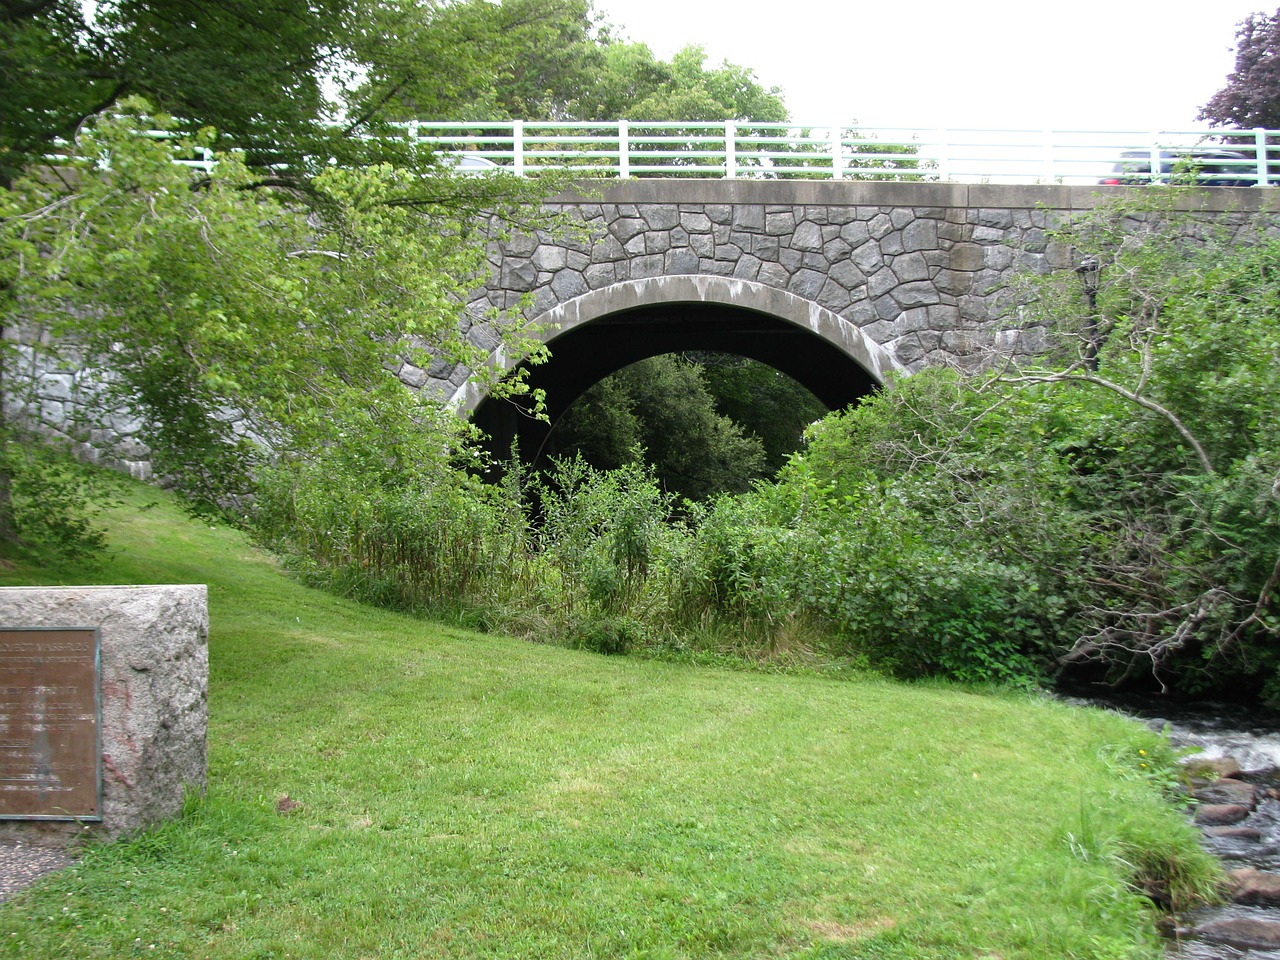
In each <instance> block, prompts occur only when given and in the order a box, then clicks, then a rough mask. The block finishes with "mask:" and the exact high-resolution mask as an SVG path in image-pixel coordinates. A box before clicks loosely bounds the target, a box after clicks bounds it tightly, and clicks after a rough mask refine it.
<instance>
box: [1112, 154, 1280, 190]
mask: <svg viewBox="0 0 1280 960" xmlns="http://www.w3.org/2000/svg"><path fill="white" fill-rule="evenodd" d="M1159 156H1160V172H1159V173H1158V174H1156V175H1155V176H1154V177H1153V176H1152V175H1151V151H1150V150H1126V151H1125V152H1124V153H1122V154H1120V160H1119V161H1118V162H1117V163H1116V165H1115V166H1114V167H1112V168H1111V174H1110V176H1106V177H1103V178H1102V179H1101V180H1099V181H1098V183H1100V184H1106V185H1113V186H1114V185H1120V184H1125V185H1130V184H1147V183H1170V182H1172V181H1175V180H1176V181H1178V182H1191V178H1192V177H1194V178H1195V183H1197V184H1199V185H1200V186H1204V187H1253V186H1257V183H1258V179H1257V176H1256V172H1257V168H1256V165H1255V164H1254V160H1253V158H1252V157H1248V156H1246V155H1245V154H1243V153H1233V152H1232V151H1230V150H1211V149H1207V148H1194V149H1186V150H1161V151H1160V152H1159Z"/></svg>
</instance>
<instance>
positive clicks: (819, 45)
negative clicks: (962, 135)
mask: <svg viewBox="0 0 1280 960" xmlns="http://www.w3.org/2000/svg"><path fill="white" fill-rule="evenodd" d="M1272 2H1275V0H1272ZM596 8H597V10H599V11H600V12H601V13H602V15H603V16H604V18H605V19H606V20H607V21H609V22H610V23H612V24H614V25H616V26H617V27H620V28H621V33H622V34H623V35H624V36H625V37H626V38H628V39H631V40H635V41H639V42H643V43H647V44H648V45H649V46H650V47H651V48H652V49H653V51H654V53H656V54H658V55H659V56H661V57H663V58H664V59H665V58H667V57H670V55H671V54H672V53H674V52H675V51H676V50H678V49H680V48H681V47H684V46H686V45H688V44H699V45H701V46H702V47H703V48H704V49H705V50H706V52H707V55H708V56H707V61H708V65H718V64H719V63H720V62H721V61H724V60H728V61H730V62H731V63H736V64H740V65H742V66H746V67H750V68H751V69H753V70H754V71H755V73H756V76H757V78H758V79H759V80H760V81H761V83H762V84H763V85H764V86H766V87H771V86H778V87H781V88H782V90H783V94H784V99H785V101H786V103H787V105H788V107H789V108H790V110H791V116H792V119H794V120H796V121H798V122H801V123H811V124H814V125H821V124H832V123H839V124H857V125H859V126H862V127H864V128H869V127H912V128H932V127H950V128H957V129H958V128H962V127H976V128H983V129H1018V130H1027V129H1035V130H1041V129H1052V130H1125V131H1128V130H1134V131H1151V130H1165V131H1168V130H1183V129H1190V128H1195V127H1199V126H1202V124H1198V123H1196V120H1195V117H1196V114H1197V113H1198V111H1199V108H1200V107H1201V106H1203V105H1204V103H1205V102H1206V101H1207V100H1208V99H1209V98H1210V97H1211V96H1213V94H1214V93H1215V92H1217V91H1218V90H1219V89H1220V88H1221V87H1222V86H1223V84H1224V82H1225V80H1226V77H1227V74H1229V73H1230V72H1231V70H1232V69H1233V67H1234V65H1235V55H1234V45H1235V34H1236V26H1237V24H1238V23H1239V22H1240V21H1241V20H1243V19H1244V18H1245V17H1247V16H1248V15H1249V14H1250V13H1254V12H1267V13H1273V12H1274V11H1275V7H1274V6H1268V5H1267V4H1266V3H1262V2H1259V0H1197V2H1195V3H1190V2H1187V0H1172V2H1170V0H1165V2H1162V3H1161V2H1154V3H1153V2H1152V0H1108V2H1103V0H1074V2H1071V3H1044V2H1037V0H982V2H979V3H965V2H962V0H950V2H945V0H767V2H766V0H596Z"/></svg>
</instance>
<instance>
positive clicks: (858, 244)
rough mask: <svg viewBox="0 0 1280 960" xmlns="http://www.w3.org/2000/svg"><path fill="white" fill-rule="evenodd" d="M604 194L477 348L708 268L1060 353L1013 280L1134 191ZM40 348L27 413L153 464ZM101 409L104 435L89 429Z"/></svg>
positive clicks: (886, 320)
mask: <svg viewBox="0 0 1280 960" xmlns="http://www.w3.org/2000/svg"><path fill="white" fill-rule="evenodd" d="M601 189H602V193H601V194H600V195H597V196H590V195H588V194H587V192H586V191H585V190H584V191H583V192H582V193H570V194H563V195H560V196H557V197H553V198H551V199H550V200H549V201H548V206H549V207H550V208H552V209H555V210H559V211H562V212H565V213H567V214H568V215H569V216H570V217H572V218H574V219H576V220H578V221H579V222H580V223H581V224H582V225H583V227H584V228H585V234H586V237H585V239H579V240H570V241H562V240H558V239H553V238H549V237H545V236H516V237H513V238H512V239H510V240H508V241H506V242H505V243H497V242H495V243H492V244H491V245H490V250H489V260H490V264H491V266H492V272H491V276H490V279H489V281H488V283H487V284H486V285H485V286H484V287H483V288H481V289H479V290H477V291H476V293H475V295H474V297H473V298H472V300H471V302H470V303H469V304H468V305H467V310H466V312H465V315H464V316H462V317H461V318H460V324H461V326H462V329H463V330H464V332H466V334H467V336H468V338H469V339H470V340H471V342H472V343H473V344H475V345H476V346H479V347H481V348H482V349H484V350H486V351H492V350H494V349H496V348H497V347H498V346H499V345H500V338H499V336H498V335H497V334H496V333H495V332H494V330H493V328H492V327H490V326H489V325H488V324H487V323H485V322H484V321H483V319H482V318H483V317H484V316H485V315H486V313H488V312H489V311H490V310H492V309H493V308H498V309H502V310H508V309H511V308H514V307H516V306H517V305H518V304H519V303H520V301H521V298H522V297H526V296H528V297H531V298H532V306H531V307H529V308H528V309H526V311H525V315H526V316H527V317H528V318H529V319H531V320H537V319H538V318H539V317H540V316H542V315H544V314H545V313H546V312H547V311H548V310H550V309H552V308H554V307H556V306H558V305H561V304H564V303H567V302H569V301H571V300H573V299H575V298H577V297H580V296H582V295H583V294H586V293H589V292H593V291H601V290H607V289H608V288H609V287H611V286H612V285H614V284H619V283H624V282H627V281H632V280H639V279H645V278H651V277H659V276H673V275H694V276H698V275H703V276H716V277H730V278H740V279H744V280H750V281H753V282H756V283H760V284H764V285H766V286H770V287H776V288H778V289H781V290H785V291H787V292H788V293H791V294H794V295H796V296H798V297H801V298H803V299H805V300H809V301H812V302H814V303H817V304H819V305H820V306H822V307H824V308H826V309H828V310H831V311H832V312H834V313H836V314H838V315H839V316H841V317H842V318H844V319H846V320H848V321H850V322H851V323H852V324H854V325H855V326H857V327H858V328H859V329H861V330H862V331H863V332H864V333H865V334H866V335H867V336H868V337H870V338H871V339H872V340H874V341H875V342H876V343H878V344H880V345H881V346H882V347H884V348H885V349H886V350H887V351H888V352H889V354H890V355H891V356H892V357H893V358H895V359H896V361H897V362H898V363H899V364H900V365H901V366H902V367H903V368H904V369H905V370H907V371H913V370H917V369H919V368H921V367H923V366H925V365H927V364H935V363H959V364H961V365H969V366H972V365H975V364H976V363H978V362H979V361H980V359H981V358H982V357H983V356H986V355H987V354H986V351H987V350H988V349H990V348H992V347H994V348H995V349H997V350H999V351H1002V352H1007V353H1014V354H1023V355H1034V354H1036V353H1037V352H1039V351H1041V350H1043V349H1044V347H1045V333H1044V331H1042V330H1034V329H1033V330H1026V331H1020V332H1015V331H1003V330H1002V329H1001V326H1002V321H1003V319H1004V318H1005V317H1006V315H1007V314H1008V313H1009V312H1010V308H1011V306H1012V303H1011V296H1010V293H1009V292H1008V290H1007V289H1006V284H1007V283H1008V281H1009V280H1010V279H1011V278H1012V277H1013V275H1014V274H1015V273H1018V272H1022V271H1032V272H1036V273H1047V272H1050V271H1055V270H1071V269H1073V268H1074V266H1075V262H1074V258H1075V254H1074V252H1073V251H1071V250H1069V249H1066V248H1064V247H1063V246H1062V245H1061V244H1057V243H1053V242H1051V241H1050V239H1049V233H1050V231H1051V229H1052V227H1053V226H1054V225H1055V224H1057V223H1058V222H1060V221H1061V219H1062V218H1063V217H1065V216H1070V215H1071V214H1072V213H1074V212H1076V211H1082V210H1088V209H1090V208H1092V207H1094V206H1096V205H1097V203H1098V202H1099V199H1100V197H1102V196H1105V195H1107V194H1108V193H1110V194H1115V193H1117V192H1123V190H1124V189H1125V188H1114V187H1113V188H1101V187H1053V186H1030V187H1028V186H988V185H975V184H953V183H876V182H858V181H853V182H850V181H844V182H838V181H837V182H833V181H825V182H824V181H749V180H674V179H664V180H634V181H627V182H622V183H618V184H615V185H612V186H608V187H607V188H604V187H602V188H601ZM1276 195H1280V191H1277V190H1272V191H1262V190H1245V189H1230V188H1218V189H1214V190H1210V191H1205V192H1204V194H1203V195H1201V197H1200V199H1198V200H1196V201H1195V203H1196V205H1197V206H1196V209H1199V210H1200V211H1202V213H1203V215H1204V216H1205V217H1208V218H1213V219H1215V220H1222V219H1225V220H1227V221H1229V222H1234V223H1240V222H1243V221H1244V220H1245V219H1246V218H1247V217H1248V216H1249V215H1250V214H1251V213H1252V212H1254V211H1257V210H1258V209H1260V208H1263V207H1274V206H1275V205H1276V202H1277V201H1275V200H1273V199H1272V198H1273V196H1276ZM743 306H744V307H750V306H751V304H749V303H744V304H743ZM553 352H554V345H553ZM26 356H27V357H28V359H30V360H31V367H30V371H29V375H28V377H29V379H28V382H29V383H31V384H32V385H33V389H32V391H31V393H30V396H29V397H28V399H27V402H26V405H25V412H26V413H27V414H28V415H34V416H35V417H37V418H38V419H40V420H41V421H43V422H44V423H45V424H46V427H47V428H48V429H50V430H52V431H53V432H55V433H61V434H62V435H64V436H72V437H74V439H75V441H76V442H77V443H78V444H79V445H80V449H81V451H82V452H83V453H85V454H86V455H87V456H89V457H90V458H101V459H104V460H105V461H107V462H111V463H114V464H116V465H118V466H122V467H124V468H125V469H128V470H129V471H130V472H132V473H134V474H135V475H140V476H145V475H146V474H147V473H148V472H149V464H148V463H147V460H146V450H145V448H144V447H142V446H141V445H140V444H139V443H138V442H137V441H136V439H135V438H136V433H137V426H138V425H137V424H136V423H133V422H131V421H130V420H129V418H128V417H127V416H124V415H122V414H119V413H113V412H111V411H104V410H102V409H100V406H101V404H100V401H99V400H98V399H97V396H96V394H95V393H94V391H93V384H94V382H95V379H94V376H93V374H92V371H85V370H83V369H79V368H77V367H76V365H75V361H74V359H71V360H65V359H64V360H63V361H61V362H59V363H56V364H50V363H48V362H47V361H44V360H42V359H41V358H39V357H37V356H34V355H32V354H30V353H29V352H28V354H26ZM395 371H396V373H397V375H398V376H399V377H400V379H401V380H402V381H403V382H404V383H405V384H406V385H407V386H409V387H410V388H411V389H414V390H423V391H428V392H431V393H435V394H438V395H441V396H446V397H448V396H453V395H454V394H455V393H456V392H457V391H458V390H459V388H460V387H461V386H462V385H463V384H464V383H465V382H466V380H467V378H468V376H469V374H470V371H469V370H467V369H466V368H465V367H461V366H457V365H454V364H450V363H448V362H446V361H444V360H438V361H436V362H435V363H432V364H430V365H429V366H427V367H422V366H416V365H414V364H412V363H409V362H407V361H403V360H402V361H398V362H397V364H396V366H395ZM86 412H87V413H92V414H94V415H95V416H94V417H93V418H92V419H94V420H95V423H94V425H93V426H92V427H85V428H82V429H79V430H76V429H74V428H73V423H74V421H75V420H76V419H77V417H79V418H80V419H81V420H84V419H85V418H84V417H83V414H85V413H86ZM104 414H105V417H104Z"/></svg>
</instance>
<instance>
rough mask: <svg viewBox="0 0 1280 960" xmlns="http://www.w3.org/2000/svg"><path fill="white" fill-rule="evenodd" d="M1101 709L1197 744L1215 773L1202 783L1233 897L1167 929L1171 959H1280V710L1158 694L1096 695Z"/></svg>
mask: <svg viewBox="0 0 1280 960" xmlns="http://www.w3.org/2000/svg"><path fill="white" fill-rule="evenodd" d="M1083 702H1086V703H1089V704H1090V705H1092V706H1098V707H1104V708H1107V709H1113V710H1120V711H1121V712H1123V713H1127V714H1130V715H1132V716H1136V717H1138V718H1139V719H1141V720H1142V721H1143V722H1144V723H1147V724H1148V725H1149V726H1151V727H1152V728H1154V729H1156V730H1165V731H1167V733H1168V736H1169V740H1170V742H1171V743H1173V745H1174V746H1175V747H1196V748H1198V749H1199V752H1198V753H1196V754H1194V757H1193V758H1188V759H1194V760H1195V761H1196V762H1197V763H1198V764H1199V763H1203V762H1205V761H1212V763H1213V765H1214V766H1215V767H1217V774H1216V777H1217V778H1216V779H1215V775H1213V774H1211V775H1208V776H1206V777H1199V778H1197V779H1196V780H1195V781H1194V785H1195V787H1196V796H1197V799H1198V800H1199V803H1198V804H1197V805H1196V808H1195V812H1194V816H1195V818H1196V823H1197V826H1199V827H1200V829H1201V833H1202V836H1203V842H1204V844H1205V847H1206V848H1207V849H1208V850H1210V851H1211V852H1213V853H1214V854H1215V855H1217V856H1218V858H1219V859H1220V860H1222V863H1223V867H1224V868H1225V869H1226V870H1227V872H1228V874H1229V875H1230V876H1231V877H1232V879H1233V883H1232V890H1231V899H1230V900H1229V901H1228V902H1226V903H1223V904H1219V905H1216V906H1212V907H1203V908H1200V909H1197V910H1192V911H1188V912H1186V913H1184V914H1180V915H1178V916H1177V917H1176V922H1175V924H1173V925H1171V926H1170V929H1169V930H1168V931H1167V935H1168V937H1169V946H1168V949H1167V951H1166V957H1168V958H1169V960H1280V712H1276V711H1266V710H1261V709H1259V708H1247V707H1241V706H1239V705H1234V704H1219V703H1201V704H1188V705H1183V704H1177V703H1170V702H1169V701H1167V700H1163V699H1160V698H1156V697H1145V698H1144V697H1140V696H1134V697H1126V696H1116V697H1107V698H1099V697H1096V696H1092V695H1090V696H1088V697H1085V698H1083Z"/></svg>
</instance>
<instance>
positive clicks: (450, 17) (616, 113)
mask: <svg viewBox="0 0 1280 960" xmlns="http://www.w3.org/2000/svg"><path fill="white" fill-rule="evenodd" d="M361 45H362V49H363V48H366V47H367V48H368V49H367V55H366V56H365V57H364V59H365V60H366V61H367V62H370V63H372V64H373V67H372V69H371V70H370V71H369V74H368V77H367V80H366V82H365V83H364V84H363V85H361V86H360V87H359V88H358V89H357V90H355V91H354V92H353V94H352V96H351V104H352V110H353V112H355V113H356V114H361V113H363V112H366V111H367V110H369V109H371V108H374V107H375V106H376V108H377V109H379V110H381V111H383V112H388V111H389V112H390V114H391V115H394V116H396V117H398V118H400V119H405V120H412V119H459V120H501V119H517V120H618V119H630V120H730V119H736V120H761V121H782V120H786V119H787V110H786V107H785V105H784V104H783V102H782V98H781V91H780V90H778V89H776V88H775V89H768V90H766V89H765V88H763V87H762V86H761V85H760V83H759V82H758V81H757V80H756V78H755V74H754V73H753V72H752V71H751V70H749V69H747V68H745V67H740V66H737V65H734V64H730V63H724V64H722V65H721V66H719V67H714V68H710V69H709V68H708V67H707V66H706V54H705V53H704V52H703V50H702V48H701V47H697V46H687V47H685V48H683V49H682V50H680V51H679V52H677V53H676V54H675V55H674V56H673V57H672V58H671V60H670V62H667V61H663V60H659V59H657V58H656V57H655V56H654V54H653V51H652V50H650V49H649V47H648V46H646V45H645V44H641V43H627V42H624V41H621V40H619V39H617V38H616V37H615V36H614V35H613V33H612V32H611V30H610V29H609V28H608V27H605V26H602V25H600V24H599V23H598V22H597V20H596V15H595V12H594V10H593V9H592V8H591V5H590V3H588V2H586V0H501V2H499V3H493V2H489V0H464V2H460V3H453V4H448V5H443V6H438V7H437V6H428V5H422V4H417V3H404V2H401V3H393V4H388V5H385V6H384V8H383V9H381V10H376V11H374V12H373V14H372V18H371V19H370V21H369V22H368V23H366V24H365V26H364V27H363V29H362V39H361Z"/></svg>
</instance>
